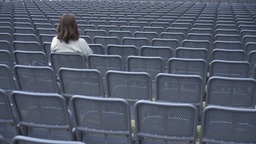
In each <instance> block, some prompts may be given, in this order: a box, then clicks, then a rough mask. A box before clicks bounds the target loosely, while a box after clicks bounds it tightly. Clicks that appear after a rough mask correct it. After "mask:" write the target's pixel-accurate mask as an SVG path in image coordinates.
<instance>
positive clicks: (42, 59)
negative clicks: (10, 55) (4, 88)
mask: <svg viewBox="0 0 256 144" xmlns="http://www.w3.org/2000/svg"><path fill="white" fill-rule="evenodd" d="M14 58H15V62H16V64H18V65H30V66H48V59H47V56H46V55H45V53H43V52H41V51H20V50H16V51H15V52H14Z"/></svg>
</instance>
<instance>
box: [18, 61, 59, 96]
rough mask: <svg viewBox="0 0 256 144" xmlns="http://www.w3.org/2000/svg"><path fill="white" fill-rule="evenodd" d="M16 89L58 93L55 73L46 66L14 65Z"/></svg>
mask: <svg viewBox="0 0 256 144" xmlns="http://www.w3.org/2000/svg"><path fill="white" fill-rule="evenodd" d="M14 72H15V75H16V78H17V85H18V89H19V90H22V91H31V92H48V93H58V92H59V88H58V85H57V80H56V75H55V73H54V71H53V69H52V68H50V67H48V66H33V67H31V66H22V65H16V66H14Z"/></svg>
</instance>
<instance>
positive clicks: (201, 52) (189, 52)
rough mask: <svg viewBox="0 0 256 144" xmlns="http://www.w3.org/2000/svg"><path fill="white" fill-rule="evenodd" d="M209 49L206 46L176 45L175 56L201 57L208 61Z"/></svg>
mask: <svg viewBox="0 0 256 144" xmlns="http://www.w3.org/2000/svg"><path fill="white" fill-rule="evenodd" d="M208 53H209V51H208V50H207V49H206V48H191V47H178V48H177V49H176V51H175V57H176V58H189V59H203V60H205V61H206V62H208V61H209V54H208Z"/></svg>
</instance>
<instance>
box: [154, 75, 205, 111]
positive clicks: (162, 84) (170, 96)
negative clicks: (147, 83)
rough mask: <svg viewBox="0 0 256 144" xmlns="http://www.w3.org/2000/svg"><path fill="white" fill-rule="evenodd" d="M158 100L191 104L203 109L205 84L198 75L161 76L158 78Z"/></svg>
mask: <svg viewBox="0 0 256 144" xmlns="http://www.w3.org/2000/svg"><path fill="white" fill-rule="evenodd" d="M156 91H157V94H156V96H157V98H156V99H157V100H159V101H169V102H179V103H191V104H194V105H196V106H197V107H201V102H202V98H203V94H204V82H203V79H202V78H201V77H200V76H197V75H181V74H159V75H157V78H156Z"/></svg>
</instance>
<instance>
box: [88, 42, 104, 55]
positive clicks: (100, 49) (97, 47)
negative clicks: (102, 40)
mask: <svg viewBox="0 0 256 144" xmlns="http://www.w3.org/2000/svg"><path fill="white" fill-rule="evenodd" d="M88 45H89V47H90V48H91V49H92V51H93V53H94V54H102V55H104V54H105V53H106V49H105V47H104V46H103V45H102V44H92V43H91V44H88Z"/></svg>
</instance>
